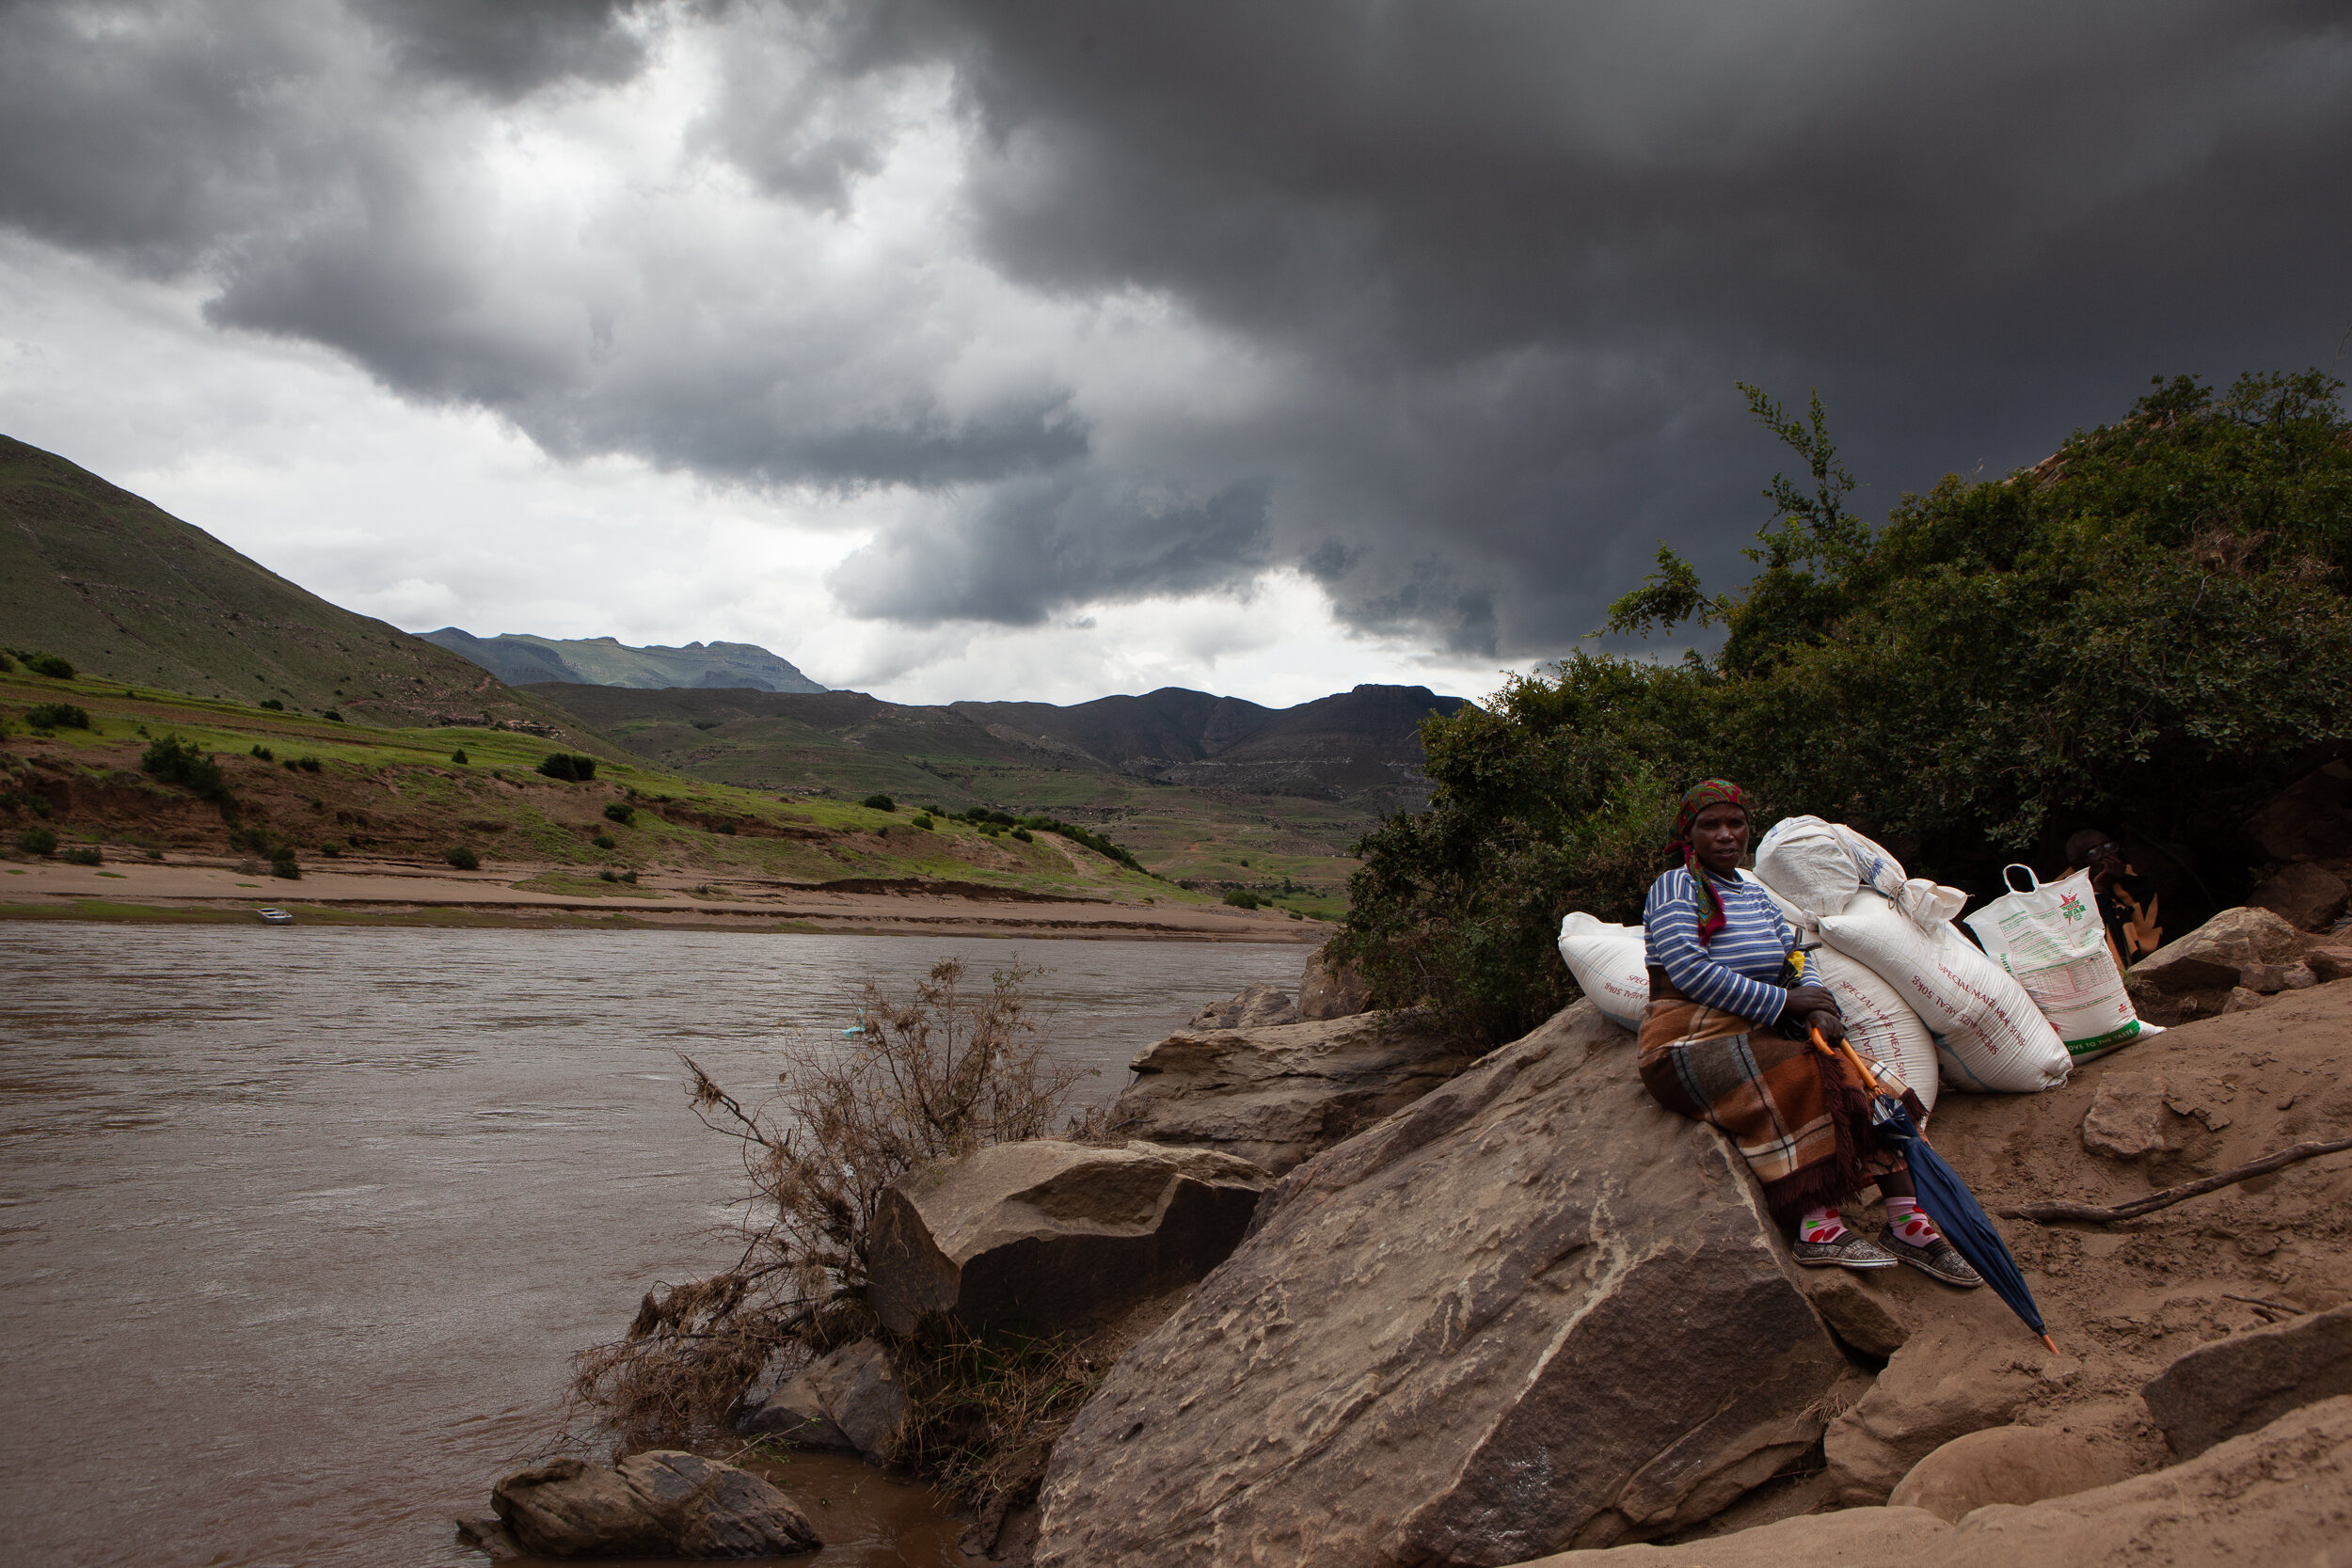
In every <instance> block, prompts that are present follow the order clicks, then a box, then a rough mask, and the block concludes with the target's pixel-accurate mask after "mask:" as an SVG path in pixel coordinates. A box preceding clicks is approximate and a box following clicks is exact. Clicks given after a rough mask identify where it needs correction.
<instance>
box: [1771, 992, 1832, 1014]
mask: <svg viewBox="0 0 2352 1568" xmlns="http://www.w3.org/2000/svg"><path fill="white" fill-rule="evenodd" d="M1836 1011H1837V1003H1836V999H1835V998H1833V997H1832V996H1831V995H1830V993H1829V988H1828V987H1826V986H1790V987H1789V988H1788V1002H1787V1003H1786V1004H1785V1005H1784V1006H1782V1007H1781V1010H1780V1016H1781V1017H1783V1018H1791V1017H1794V1018H1808V1017H1810V1016H1811V1015H1812V1014H1814V1013H1832V1014H1835V1013H1836Z"/></svg>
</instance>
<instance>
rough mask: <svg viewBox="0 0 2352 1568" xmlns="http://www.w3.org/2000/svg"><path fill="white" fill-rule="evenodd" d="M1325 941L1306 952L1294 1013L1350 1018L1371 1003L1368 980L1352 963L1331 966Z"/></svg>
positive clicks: (1308, 1017) (1315, 1018)
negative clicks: (1304, 968) (1296, 1009)
mask: <svg viewBox="0 0 2352 1568" xmlns="http://www.w3.org/2000/svg"><path fill="white" fill-rule="evenodd" d="M1327 952H1328V947H1327V946H1325V947H1318V948H1316V949H1315V950H1314V951H1313V952H1312V953H1310V954H1309V955H1307V968H1306V972H1305V973H1304V974H1300V975H1299V977H1298V1016H1299V1017H1300V1018H1301V1019H1302V1020H1311V1021H1318V1022H1319V1021H1321V1020H1324V1019H1332V1018H1354V1017H1355V1016H1356V1015H1357V1014H1358V1013H1360V1012H1362V1011H1363V1010H1364V1009H1365V1008H1366V1007H1367V1006H1370V1005H1371V1001H1372V982H1370V981H1369V980H1367V979H1365V978H1364V974H1363V971H1362V970H1360V969H1358V968H1357V967H1356V966H1355V965H1353V964H1343V965H1341V966H1339V967H1338V968H1336V969H1334V968H1333V967H1332V964H1331V960H1330V958H1328V957H1327V956H1326V955H1327Z"/></svg>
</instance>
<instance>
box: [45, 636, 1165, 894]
mask: <svg viewBox="0 0 2352 1568" xmlns="http://www.w3.org/2000/svg"><path fill="white" fill-rule="evenodd" d="M57 701H63V702H70V703H74V704H78V705H81V706H83V707H85V708H87V710H88V712H89V714H90V717H91V719H92V721H93V723H94V726H95V727H94V728H93V729H92V730H87V731H85V730H78V729H70V728H69V729H64V730H59V731H57V732H56V734H54V735H51V736H38V735H33V734H29V733H28V732H27V730H26V728H25V725H24V713H25V711H26V709H27V708H28V707H30V706H32V705H35V704H38V703H44V702H57ZM0 722H6V723H7V725H8V728H9V730H10V732H11V734H10V736H9V738H8V740H7V741H6V742H5V745H0V758H4V759H5V766H6V767H7V768H8V775H7V776H6V777H0V796H5V798H6V799H5V800H0V831H5V833H6V837H5V839H4V840H0V842H4V843H7V844H9V845H13V843H14V839H15V834H16V832H17V831H18V830H20V829H22V828H24V827H26V826H31V825H34V824H36V823H38V822H40V821H42V820H46V821H47V822H48V824H49V825H50V826H52V827H54V828H55V829H56V830H57V832H58V834H59V837H60V839H61V840H63V841H65V842H66V843H68V844H72V843H74V842H77V841H78V842H88V843H106V844H111V845H114V846H116V847H118V849H119V848H120V847H154V848H173V849H179V850H195V851H204V852H212V853H228V852H231V845H230V833H231V832H232V831H237V830H244V829H253V828H258V829H260V830H262V832H264V833H265V834H266V835H267V836H268V837H269V838H270V839H271V840H272V841H273V842H283V843H288V844H291V845H293V846H294V848H295V850H296V853H297V855H298V856H299V857H300V859H301V860H302V861H303V862H304V863H308V864H312V865H318V864H322V863H326V861H327V860H328V859H329V857H330V854H331V853H333V852H337V851H339V852H340V853H341V854H343V855H354V854H364V855H366V856H369V857H371V858H373V859H393V860H403V859H405V860H411V861H416V862H420V863H438V862H439V861H440V860H441V858H442V856H443V855H444V853H445V852H446V851H447V850H448V849H449V848H450V847H452V846H453V845H459V844H462V845H465V846H467V847H470V848H472V849H474V850H475V851H476V852H477V853H478V854H479V855H480V856H481V857H482V859H483V862H484V864H485V867H490V868H506V867H512V868H513V869H514V871H515V872H516V877H517V879H518V880H519V881H522V882H532V881H533V880H534V879H547V878H550V877H553V878H558V879H562V886H563V887H564V889H570V888H572V887H573V885H574V884H575V883H584V884H585V889H584V890H593V891H596V892H598V893H601V894H607V895H614V896H615V897H616V898H626V896H627V889H626V887H625V886H623V887H618V888H616V887H614V886H613V885H612V884H609V883H603V882H601V881H600V880H598V879H597V878H596V873H597V872H598V871H599V870H600V869H603V868H605V867H612V868H614V869H652V868H661V869H664V870H670V871H678V870H684V871H689V872H695V871H699V872H705V873H707V874H709V875H710V876H711V877H712V879H714V880H717V879H733V880H740V879H777V880H783V881H789V882H794V883H803V884H807V883H819V882H827V881H834V880H839V879H906V878H923V879H936V880H949V881H958V882H968V883H983V884H988V885H991V886H996V887H1003V888H1007V889H1017V890H1020V891H1024V892H1028V893H1034V894H1045V895H1070V896H1079V897H1091V898H1109V899H1114V900H1118V901H1120V902H1141V901H1142V900H1144V899H1146V898H1152V899H1157V900H1160V901H1163V902H1166V901H1171V900H1173V901H1185V902H1192V901H1205V900H1207V899H1208V898H1209V896H1210V895H1206V894H1186V893H1184V892H1182V891H1181V890H1178V889H1176V888H1173V887H1170V886H1169V885H1168V884H1167V883H1165V882H1159V881H1154V880H1152V879H1150V878H1146V877H1142V876H1138V875H1137V874H1136V873H1134V872H1132V871H1128V870H1125V869H1123V868H1121V867H1120V866H1118V865H1116V864H1114V863H1112V862H1110V861H1108V860H1106V859H1105V858H1104V857H1103V856H1100V855H1097V854H1094V853H1093V852H1091V851H1089V850H1087V849H1084V848H1081V847H1077V846H1075V845H1073V844H1070V843H1069V842H1067V841H1065V840H1063V839H1060V838H1059V837H1057V836H1056V835H1052V834H1040V835H1038V837H1037V839H1036V841H1035V842H1034V843H1029V844H1023V843H1020V842H1018V841H1015V840H1012V839H1010V838H1006V837H996V838H990V837H984V836H983V835H981V834H979V833H977V832H974V831H972V830H970V829H967V828H962V827H960V826H955V825H951V824H947V823H944V822H943V823H941V824H940V825H939V826H938V828H937V829H936V830H935V831H932V832H923V831H921V830H918V829H916V828H914V826H912V824H911V822H910V820H909V819H910V817H911V816H913V815H914V814H913V813H912V812H910V811H901V812H898V813H895V814H892V813H884V812H880V811H873V810H868V809H866V808H865V807H863V806H858V805H853V804H849V803H846V802H838V801H832V800H788V801H787V800H779V799H778V798H777V797H776V796H775V795H773V794H772V793H763V792H759V791H755V790H750V789H744V788H739V787H736V786H733V785H730V784H723V783H716V782H712V781H708V780H702V779H691V778H683V777H679V776H677V775H675V774H672V773H669V772H666V771H663V770H661V769H659V768H653V767H650V766H648V765H646V764H645V763H644V761H642V760H641V761H637V762H623V763H609V764H607V765H606V766H605V767H604V768H602V769H601V770H600V771H599V774H598V776H597V778H596V780H595V781H594V782H593V783H589V784H567V783H559V782H557V781H555V780H551V779H547V778H543V777H541V776H539V775H538V774H536V773H534V772H533V771H532V768H534V767H535V765H536V764H537V762H538V760H539V759H540V758H541V757H543V756H545V755H546V754H547V753H548V751H549V750H551V749H554V748H553V747H552V745H551V743H550V742H548V741H546V740H542V739H538V738H535V737H532V736H525V735H519V734H516V733H514V732H511V731H501V730H491V729H481V728H462V727H461V728H427V729H377V728H373V727H369V726H362V725H358V724H334V723H329V722H327V721H324V720H318V719H311V718H307V717H304V716H302V715H296V714H281V713H274V712H270V711H268V710H265V709H262V708H257V707H252V706H248V705H242V704H236V703H230V702H221V701H207V700H203V699H197V698H189V697H184V696H178V695H173V694H167V693H158V692H154V691H151V690H144V689H141V690H136V691H135V692H134V693H133V694H131V695H125V694H124V689H123V688H122V687H121V686H119V685H118V684H115V683H112V682H101V681H97V680H92V679H74V680H68V681H55V680H49V679H46V678H43V677H40V676H34V675H29V674H26V673H24V672H23V671H21V670H20V671H18V672H16V673H12V674H4V675H0ZM167 734H171V735H178V736H183V737H184V738H185V739H187V740H189V741H191V742H193V743H195V744H197V745H199V746H201V747H203V748H204V749H206V750H207V751H208V752H212V753H214V754H215V756H216V757H217V759H218V760H219V762H220V764H221V766H222V768H223V769H224V770H225V772H226V773H227V774H228V781H229V784H230V789H231V790H232V791H233V792H234V794H235V795H236V797H237V800H238V809H237V811H236V812H235V814H234V816H233V817H224V816H223V814H222V813H221V812H220V811H219V810H218V808H216V807H215V806H213V805H212V804H210V803H208V802H203V801H199V800H196V799H194V798H193V797H192V796H190V795H189V794H188V793H187V792H186V791H184V790H180V789H176V788H170V787H167V786H164V785H160V784H156V783H154V782H153V781H152V780H151V779H149V778H147V777H146V776H145V775H144V774H142V773H140V772H139V771H138V770H137V769H138V759H139V755H140V753H141V752H142V751H144V749H145V748H146V746H147V745H148V743H149V740H150V739H151V737H153V736H163V735H167ZM255 746H260V747H262V748H264V749H266V750H269V751H271V752H275V753H276V755H275V758H274V760H264V759H262V758H260V757H256V756H253V755H252V754H251V750H252V748H253V747H255ZM460 747H462V748H463V749H464V750H465V752H467V754H468V758H469V761H468V762H467V763H466V764H464V765H458V764H455V763H453V762H452V761H451V753H452V752H453V750H454V749H456V748H460ZM304 756H312V757H316V758H317V759H318V760H319V764H320V766H319V768H318V770H317V771H315V772H310V771H303V770H298V769H289V768H286V767H285V763H286V762H287V761H289V760H292V759H297V758H300V757H304ZM36 796H38V797H40V800H43V801H46V802H48V803H49V807H50V813H49V816H47V817H46V818H43V817H42V816H40V814H39V812H38V810H37V808H36V805H35V801H34V797H36ZM625 801H627V802H632V803H633V804H634V806H635V808H636V816H635V820H634V821H632V822H630V823H629V824H628V825H626V826H624V825H620V824H616V823H613V822H612V821H610V820H608V819H607V818H606V817H605V816H604V808H605V806H606V805H607V804H613V803H621V802H625ZM727 829H732V830H733V831H732V832H728V831H724V830H727ZM599 833H602V834H607V835H609V836H610V837H612V839H613V841H614V843H613V847H612V848H611V849H609V850H608V849H604V848H601V847H597V846H596V843H595V842H594V840H595V838H596V835H597V834H599ZM535 885H538V886H542V887H545V886H549V885H552V884H550V883H548V882H546V881H544V880H541V881H537V882H536V883H535Z"/></svg>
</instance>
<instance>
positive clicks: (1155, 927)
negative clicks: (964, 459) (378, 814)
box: [0, 854, 1330, 944]
mask: <svg viewBox="0 0 2352 1568" xmlns="http://www.w3.org/2000/svg"><path fill="white" fill-rule="evenodd" d="M241 864H242V865H245V866H248V867H249V866H251V865H253V864H254V863H252V862H249V861H248V862H240V861H239V860H236V859H232V858H229V857H223V856H194V855H183V854H171V855H168V856H167V858H166V859H164V860H162V861H147V860H136V861H116V862H109V863H105V864H103V865H97V866H87V865H74V864H70V863H64V862H59V861H31V862H20V863H14V864H10V865H8V866H7V867H5V869H4V870H0V919H63V920H75V919H79V920H92V919H96V920H157V921H205V920H236V921H244V920H250V919H252V918H253V913H252V911H254V910H255V909H256V908H259V907H262V906H268V907H273V908H277V909H282V910H285V911H288V912H289V913H291V914H293V915H294V918H295V919H296V920H297V921H298V922H299V921H306V920H307V921H317V922H322V923H331V924H336V925H460V926H512V927H539V926H552V925H583V924H585V925H596V926H646V927H678V928H694V929H705V930H750V931H778V930H787V931H829V932H845V933H847V932H855V933H864V934H871V935H925V936H1004V937H1046V938H1063V939H1081V940H1084V939H1095V940H1108V939H1117V940H1122V941H1136V940H1146V941H1150V940H1158V941H1175V942H1297V943H1302V944H1311V943H1314V942H1321V941H1323V940H1324V939H1325V938H1326V937H1327V936H1328V935H1329V934H1330V927H1328V926H1327V925H1325V924H1324V923H1322V922H1320V921H1312V920H1296V919H1293V918H1291V917H1290V916H1289V915H1288V914H1286V913H1284V912H1283V911H1279V910H1240V909H1234V908H1232V907H1231V906H1228V905H1221V904H1220V905H1207V904H1201V903H1197V902H1192V901H1184V902H1177V901H1173V900H1171V901H1169V902H1167V903H1159V902H1151V903H1138V902H1124V901H1121V902H1112V901H1110V900H1108V899H1088V898H1057V897H1053V896H1050V895H1038V894H1026V893H1021V892H1018V891H1016V890H1009V889H999V888H989V887H981V886H976V885H971V884H959V883H955V882H949V881H941V882H931V883H928V884H927V883H925V882H924V881H923V880H922V879H905V880H904V881H903V882H902V883H900V884H894V885H875V884H870V883H869V884H867V885H863V886H854V885H853V886H846V887H845V886H838V885H836V886H831V887H827V886H809V885H805V884H796V883H792V882H788V881H784V880H779V879H764V878H746V877H728V876H722V877H713V876H712V875H709V874H707V873H700V874H698V873H682V874H675V875H672V874H661V873H641V874H640V877H639V879H638V880H637V881H636V882H633V883H631V882H606V881H603V880H600V879H597V878H596V877H595V876H591V875H585V874H582V873H581V872H580V870H579V869H578V868H577V867H567V866H554V867H548V866H533V865H504V866H494V867H492V868H489V869H485V870H481V871H472V872H466V871H458V870H455V869H453V868H452V867H449V866H434V865H430V864H424V863H415V862H404V861H396V860H360V859H350V860H346V861H344V862H342V863H338V864H336V865H335V866H334V867H333V868H331V869H319V868H313V869H307V870H305V871H304V873H303V875H302V876H301V877H300V878H299V879H279V878H274V877H271V876H269V875H268V874H267V872H266V870H260V871H256V870H251V869H246V870H240V869H239V867H240V865H241Z"/></svg>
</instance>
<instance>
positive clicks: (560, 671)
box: [420, 626, 827, 694]
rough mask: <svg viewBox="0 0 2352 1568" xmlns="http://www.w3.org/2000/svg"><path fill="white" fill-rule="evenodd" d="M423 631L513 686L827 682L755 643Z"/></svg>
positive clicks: (800, 688) (804, 687)
mask: <svg viewBox="0 0 2352 1568" xmlns="http://www.w3.org/2000/svg"><path fill="white" fill-rule="evenodd" d="M420 635H421V636H422V637H423V638H424V640H425V641H428V642H434V643H437V644H439V645H440V646H441V647H444V648H447V649H448V650H449V651H450V652H451V653H453V654H457V655H460V656H462V657H466V658H469V659H471V660H473V661H474V662H475V663H476V664H479V665H481V666H482V667H483V668H484V669H485V670H487V671H489V672H490V673H493V674H495V675H497V676H498V678H499V679H501V680H502V681H504V682H506V683H507V684H508V685H509V686H530V685H534V684H540V683H545V682H548V681H563V682H567V683H570V684H573V685H579V686H626V687H633V688H636V689H640V690H659V689H662V688H665V687H687V688H691V689H713V688H717V689H748V690H752V691H797V692H802V693H804V694H813V693H816V692H819V691H823V690H826V689H827V688H825V687H821V686H819V685H818V684H817V683H816V682H815V681H813V680H810V679H809V678H808V677H807V676H806V675H803V674H802V673H800V671H799V670H797V669H795V668H794V667H793V665H792V663H791V661H790V660H788V659H783V658H778V657H776V656H775V655H774V654H771V653H770V652H769V651H768V650H767V649H765V648H762V647H760V646H758V645H757V644H755V643H751V642H689V643H688V644H687V645H686V646H685V647H683V648H660V647H656V648H631V647H628V646H627V645H625V644H623V643H621V642H620V641H616V640H614V639H612V638H610V637H584V638H558V637H533V636H532V635H531V634H530V633H528V632H516V631H508V632H501V633H500V634H499V635H498V636H496V637H476V636H474V635H473V634H472V633H471V632H468V631H461V630H459V629H458V628H457V627H455V626H443V627H442V628H441V629H440V630H438V631H428V632H423V633H421V634H420Z"/></svg>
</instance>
